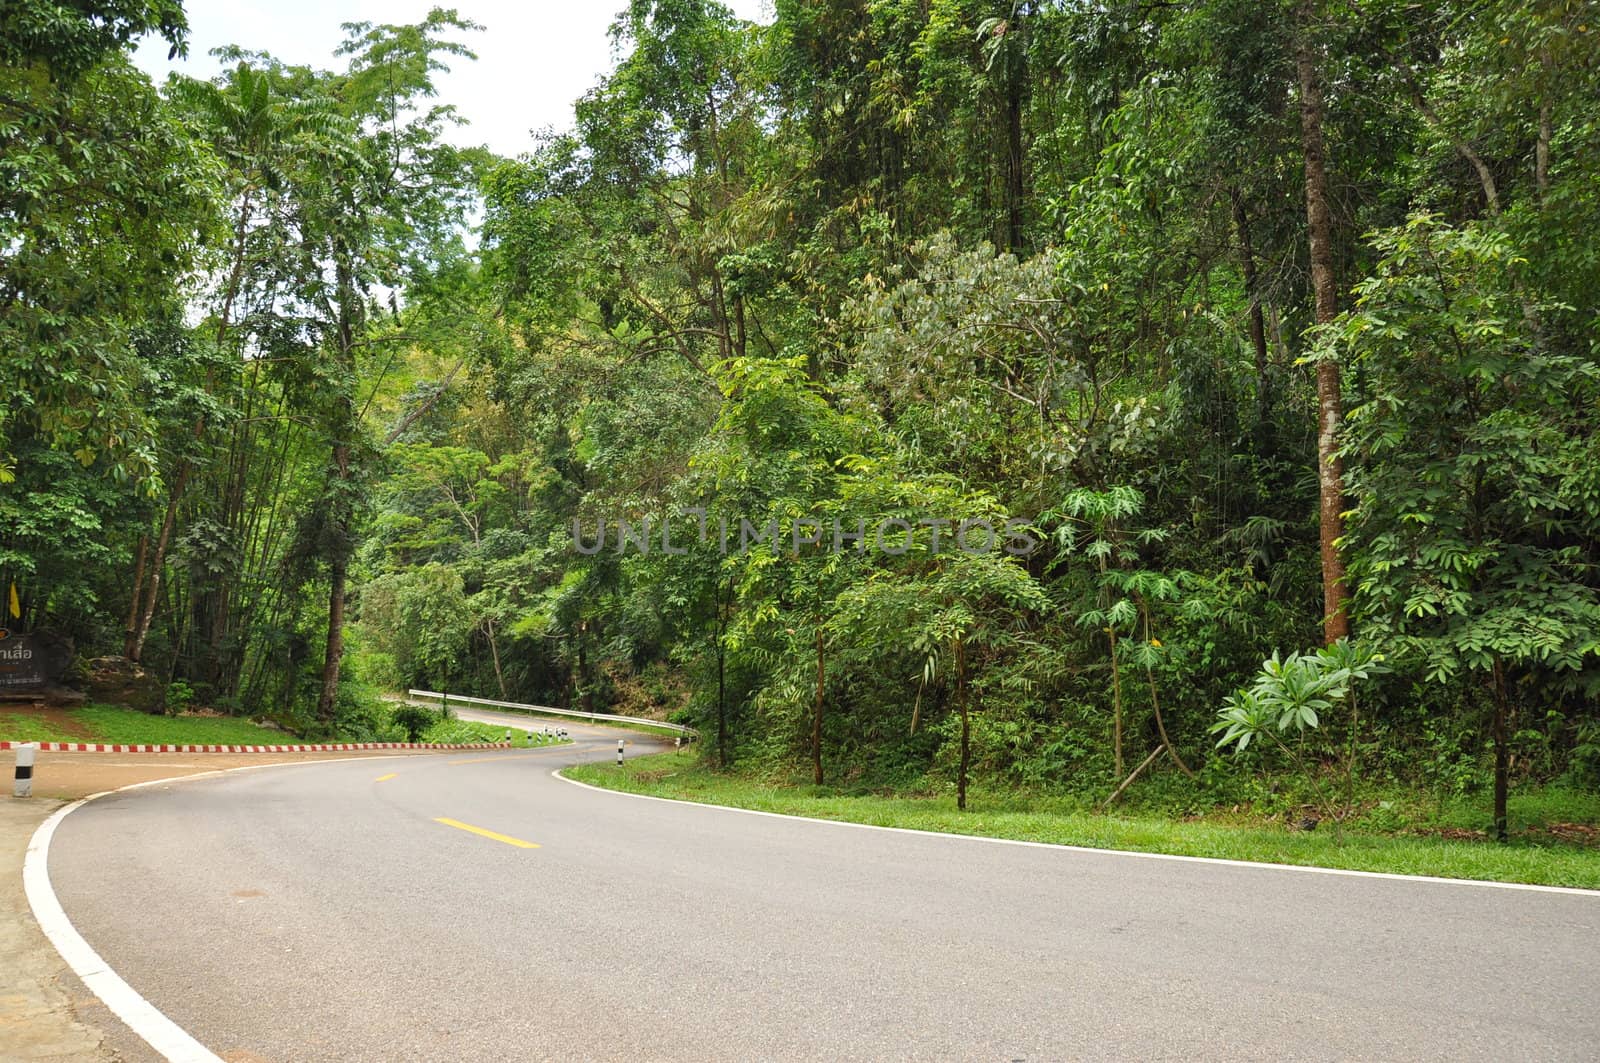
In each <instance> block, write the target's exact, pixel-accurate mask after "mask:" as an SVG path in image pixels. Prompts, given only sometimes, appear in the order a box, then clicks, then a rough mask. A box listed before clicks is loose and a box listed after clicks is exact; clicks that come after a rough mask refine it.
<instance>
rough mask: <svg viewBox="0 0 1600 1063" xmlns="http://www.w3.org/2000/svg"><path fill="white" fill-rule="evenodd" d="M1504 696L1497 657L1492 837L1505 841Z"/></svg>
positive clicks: (1503, 672)
mask: <svg viewBox="0 0 1600 1063" xmlns="http://www.w3.org/2000/svg"><path fill="white" fill-rule="evenodd" d="M1509 701H1510V699H1509V698H1508V697H1507V696H1506V669H1505V665H1504V663H1502V662H1501V660H1500V658H1499V656H1498V655H1496V657H1495V659H1494V836H1495V840H1496V841H1502V842H1503V841H1505V840H1506V836H1507V834H1508V831H1507V816H1506V797H1507V793H1508V791H1509V790H1510V788H1511V787H1510V780H1509V778H1508V777H1509V775H1510V764H1511V749H1510V743H1509V742H1508V741H1507V738H1506V731H1507V721H1506V718H1507V717H1508V716H1509V715H1510V709H1509V705H1508V702H1509Z"/></svg>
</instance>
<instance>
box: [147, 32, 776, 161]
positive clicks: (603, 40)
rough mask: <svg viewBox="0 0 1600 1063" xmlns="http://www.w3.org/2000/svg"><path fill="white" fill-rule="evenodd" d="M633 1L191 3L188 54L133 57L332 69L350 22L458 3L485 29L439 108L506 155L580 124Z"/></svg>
mask: <svg viewBox="0 0 1600 1063" xmlns="http://www.w3.org/2000/svg"><path fill="white" fill-rule="evenodd" d="M626 3H627V0H526V2H524V3H517V2H515V0H190V2H189V3H187V4H185V5H184V7H185V8H186V9H187V11H188V15H189V58H188V59H187V60H186V61H185V60H179V61H174V62H170V63H169V62H168V61H167V44H166V42H165V41H162V40H160V39H158V38H149V39H146V40H145V41H144V42H142V45H141V47H140V48H139V50H138V52H137V53H136V54H135V56H134V61H135V62H136V63H138V64H139V66H140V67H142V68H143V69H144V70H146V71H148V72H149V73H150V74H151V76H152V77H154V78H155V79H156V81H157V82H158V83H159V82H160V81H162V80H164V79H165V78H166V76H167V72H168V71H169V70H181V71H183V72H184V73H186V74H188V75H189V76H191V77H197V78H210V77H212V76H214V75H215V74H216V73H217V72H218V70H219V69H220V65H219V63H218V60H217V59H216V58H215V57H213V56H212V55H211V54H210V52H211V49H213V48H218V47H221V46H222V45H226V44H237V45H239V46H241V47H243V48H247V49H249V50H252V51H264V52H271V53H272V54H273V55H275V56H277V57H278V58H279V59H282V60H284V61H285V62H288V63H303V64H306V65H310V66H314V67H320V68H323V69H329V68H333V67H335V66H336V65H337V64H338V63H339V62H341V60H336V59H335V58H334V55H333V50H334V48H336V47H337V46H338V45H339V43H340V41H342V40H343V39H344V34H343V33H342V32H341V31H340V29H339V25H340V23H343V22H380V23H381V22H388V23H396V24H403V23H409V22H420V21H421V20H422V19H423V18H424V17H426V15H427V13H428V11H429V9H430V8H432V7H435V6H438V7H454V8H455V9H456V10H457V12H458V13H459V14H460V15H461V17H462V18H464V19H468V20H470V21H472V22H477V23H480V24H482V25H483V26H484V27H485V29H484V30H483V32H480V33H471V34H467V35H465V37H464V41H465V43H466V44H467V46H468V47H469V48H471V49H472V50H473V51H474V52H476V53H477V54H478V59H477V61H476V62H472V61H471V60H467V59H454V58H450V57H446V58H447V59H448V60H449V63H450V67H451V69H450V72H449V73H448V74H444V75H442V76H440V77H439V78H438V79H437V84H438V87H439V102H441V103H449V104H454V105H455V107H456V109H457V111H459V112H460V114H461V115H462V117H464V118H466V119H467V120H468V121H469V122H470V124H469V125H467V126H465V127H463V128H461V129H459V130H457V131H456V132H455V133H454V134H452V135H451V137H450V139H451V140H453V141H455V142H456V143H459V144H486V145H487V146H488V147H489V148H490V149H491V150H492V151H495V152H497V153H499V154H501V155H518V154H521V153H522V152H524V151H528V150H530V149H531V148H532V147H533V137H532V135H531V132H530V131H531V130H537V129H543V128H545V127H548V126H553V127H555V128H557V129H567V128H570V127H571V125H572V103H573V101H574V100H576V99H577V98H578V97H579V96H581V95H583V93H584V92H586V91H587V90H588V89H589V88H590V87H592V86H593V85H594V83H595V81H596V80H597V79H598V78H599V77H600V75H601V74H603V73H605V72H606V71H607V70H609V69H610V67H611V60H612V56H611V39H610V38H609V37H608V36H607V35H606V30H607V29H608V28H609V27H610V25H611V22H612V21H613V19H614V18H615V16H616V13H617V12H618V11H619V10H621V9H622V8H623V7H625V6H626ZM723 3H724V4H726V5H727V6H728V7H730V8H732V9H733V11H734V13H735V14H736V15H739V16H740V17H742V18H748V19H753V20H760V21H770V19H771V16H770V14H769V11H768V9H769V6H770V5H769V4H768V2H767V0H723Z"/></svg>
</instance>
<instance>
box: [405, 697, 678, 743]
mask: <svg viewBox="0 0 1600 1063" xmlns="http://www.w3.org/2000/svg"><path fill="white" fill-rule="evenodd" d="M406 694H407V696H409V697H412V698H415V699H417V700H418V701H437V702H439V704H440V705H441V706H443V705H444V704H446V703H447V701H448V702H461V703H462V704H465V705H485V706H488V707H489V708H494V709H517V710H520V711H522V712H531V713H538V714H539V715H541V716H544V715H549V716H575V717H578V718H579V719H584V720H601V721H605V722H610V723H637V724H643V725H644V726H646V727H659V728H661V729H663V730H667V731H673V732H676V733H678V734H685V735H689V736H690V737H692V738H698V737H699V736H700V732H699V731H697V730H695V729H694V728H693V727H685V726H683V725H682V724H679V723H664V722H663V721H661V720H646V719H644V718H642V717H639V716H612V715H611V714H609V713H604V712H579V711H578V710H577V709H554V708H551V707H550V706H548V705H524V704H522V703H521V702H518V701H494V700H492V699H490V698H469V697H467V696H466V695H464V694H446V693H441V692H440V691H437V690H408V691H406Z"/></svg>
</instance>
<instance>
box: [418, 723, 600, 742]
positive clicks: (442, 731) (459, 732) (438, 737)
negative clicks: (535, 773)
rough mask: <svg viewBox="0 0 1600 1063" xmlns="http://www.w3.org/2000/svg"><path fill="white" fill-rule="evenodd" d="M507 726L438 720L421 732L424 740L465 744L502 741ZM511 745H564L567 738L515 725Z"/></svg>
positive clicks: (512, 729) (511, 729)
mask: <svg viewBox="0 0 1600 1063" xmlns="http://www.w3.org/2000/svg"><path fill="white" fill-rule="evenodd" d="M506 730H507V728H505V727H501V726H496V725H495V724H492V723H478V722H477V721H475V720H459V719H448V720H440V721H438V722H437V723H435V724H434V725H433V726H431V727H429V728H428V729H427V730H426V731H424V732H423V733H422V740H423V741H424V742H437V743H440V744H449V745H467V744H470V743H473V742H503V741H505V737H506ZM510 731H511V745H512V747H513V748H516V749H537V748H538V747H540V746H555V745H565V744H567V742H568V740H567V739H565V738H557V737H556V736H554V735H543V734H537V733H534V734H529V733H528V732H527V731H523V730H520V729H518V728H516V727H512V728H510Z"/></svg>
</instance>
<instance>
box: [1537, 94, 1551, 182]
mask: <svg viewBox="0 0 1600 1063" xmlns="http://www.w3.org/2000/svg"><path fill="white" fill-rule="evenodd" d="M1552 135H1553V134H1552V131H1551V128H1550V101H1548V100H1546V101H1545V102H1543V103H1541V104H1540V105H1539V139H1538V140H1537V141H1536V142H1535V143H1534V145H1533V187H1534V189H1535V190H1536V191H1537V192H1538V193H1539V205H1540V206H1541V207H1542V206H1544V202H1545V196H1546V195H1547V194H1548V193H1549V191H1550V139H1551V136H1552Z"/></svg>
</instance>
